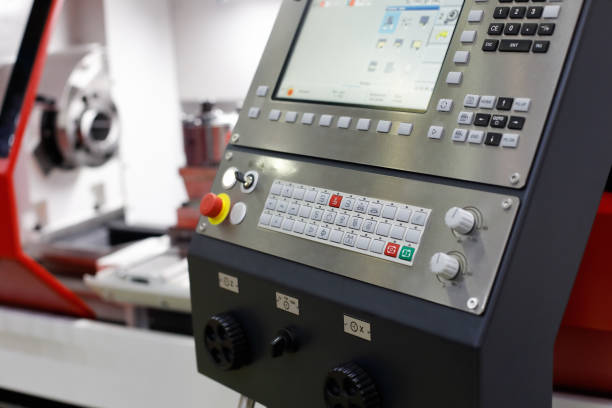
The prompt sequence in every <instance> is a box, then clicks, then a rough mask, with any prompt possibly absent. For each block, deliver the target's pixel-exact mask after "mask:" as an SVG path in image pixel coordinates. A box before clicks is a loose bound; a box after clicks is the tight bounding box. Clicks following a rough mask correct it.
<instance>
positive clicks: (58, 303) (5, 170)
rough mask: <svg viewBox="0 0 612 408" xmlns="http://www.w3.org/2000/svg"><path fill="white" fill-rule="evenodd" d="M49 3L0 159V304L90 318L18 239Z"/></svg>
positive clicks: (52, 15)
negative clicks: (26, 139) (24, 161)
mask: <svg viewBox="0 0 612 408" xmlns="http://www.w3.org/2000/svg"><path fill="white" fill-rule="evenodd" d="M50 3H51V6H50V8H49V13H48V18H47V21H46V23H45V27H44V31H43V35H42V37H41V38H40V42H39V43H38V48H37V51H36V58H35V61H34V65H33V67H32V71H31V75H30V78H29V81H28V85H27V90H26V94H25V96H24V98H23V104H22V107H21V110H20V114H19V121H18V123H17V128H16V131H15V139H14V142H13V146H12V149H11V152H10V155H9V157H8V158H0V197H1V199H0V227H1V233H0V282H2V283H1V284H0V303H3V304H10V305H17V306H23V307H28V308H34V309H40V310H48V311H53V312H56V313H62V314H68V315H76V316H83V317H93V316H94V313H93V312H92V310H91V309H90V308H89V307H88V306H87V305H86V304H85V303H84V302H83V301H82V300H81V299H80V298H79V297H78V296H77V295H75V294H74V293H72V292H71V291H70V290H69V289H67V288H66V287H65V286H64V285H62V284H61V283H60V282H59V281H58V280H57V279H55V278H54V277H53V276H52V275H51V274H50V273H49V272H48V271H46V270H45V269H44V268H43V267H42V266H40V265H39V264H38V263H36V262H35V261H34V260H33V259H31V258H30V257H28V255H27V254H26V253H25V252H24V251H23V248H22V247H21V239H20V236H19V218H18V211H17V201H16V197H15V188H14V182H15V181H14V172H15V166H16V164H17V157H18V156H19V149H20V147H21V142H22V139H23V136H24V133H25V129H26V126H27V123H28V118H29V116H30V112H31V111H32V107H33V105H34V102H35V99H36V90H37V88H38V83H39V80H40V78H41V75H42V72H43V69H44V64H45V58H46V54H47V44H48V42H49V38H50V37H51V32H52V30H53V26H54V23H55V22H56V20H57V18H58V16H59V12H60V9H61V5H62V1H61V0H51V1H50ZM26 35H27V33H26Z"/></svg>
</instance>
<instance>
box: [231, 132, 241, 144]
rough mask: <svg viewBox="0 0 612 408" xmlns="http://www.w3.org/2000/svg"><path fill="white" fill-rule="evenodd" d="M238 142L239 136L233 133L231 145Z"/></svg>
mask: <svg viewBox="0 0 612 408" xmlns="http://www.w3.org/2000/svg"><path fill="white" fill-rule="evenodd" d="M238 140H240V135H239V134H238V133H234V134H233V135H232V143H237V142H238Z"/></svg>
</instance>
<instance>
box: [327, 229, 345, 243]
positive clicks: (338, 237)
mask: <svg viewBox="0 0 612 408" xmlns="http://www.w3.org/2000/svg"><path fill="white" fill-rule="evenodd" d="M343 235H344V233H343V232H342V231H340V230H333V231H332V232H331V233H330V234H329V240H330V241H332V242H335V243H337V244H339V243H341V242H342V236H343Z"/></svg>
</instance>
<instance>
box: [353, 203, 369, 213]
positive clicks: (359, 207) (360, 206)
mask: <svg viewBox="0 0 612 408" xmlns="http://www.w3.org/2000/svg"><path fill="white" fill-rule="evenodd" d="M367 210H368V202H367V201H361V200H360V201H357V203H356V204H355V211H357V212H358V213H362V214H365V212H366V211H367Z"/></svg>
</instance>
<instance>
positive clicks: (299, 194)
mask: <svg viewBox="0 0 612 408" xmlns="http://www.w3.org/2000/svg"><path fill="white" fill-rule="evenodd" d="M305 193H306V190H304V189H303V188H296V189H295V190H293V198H295V199H296V200H303V199H304V194H305Z"/></svg>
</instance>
